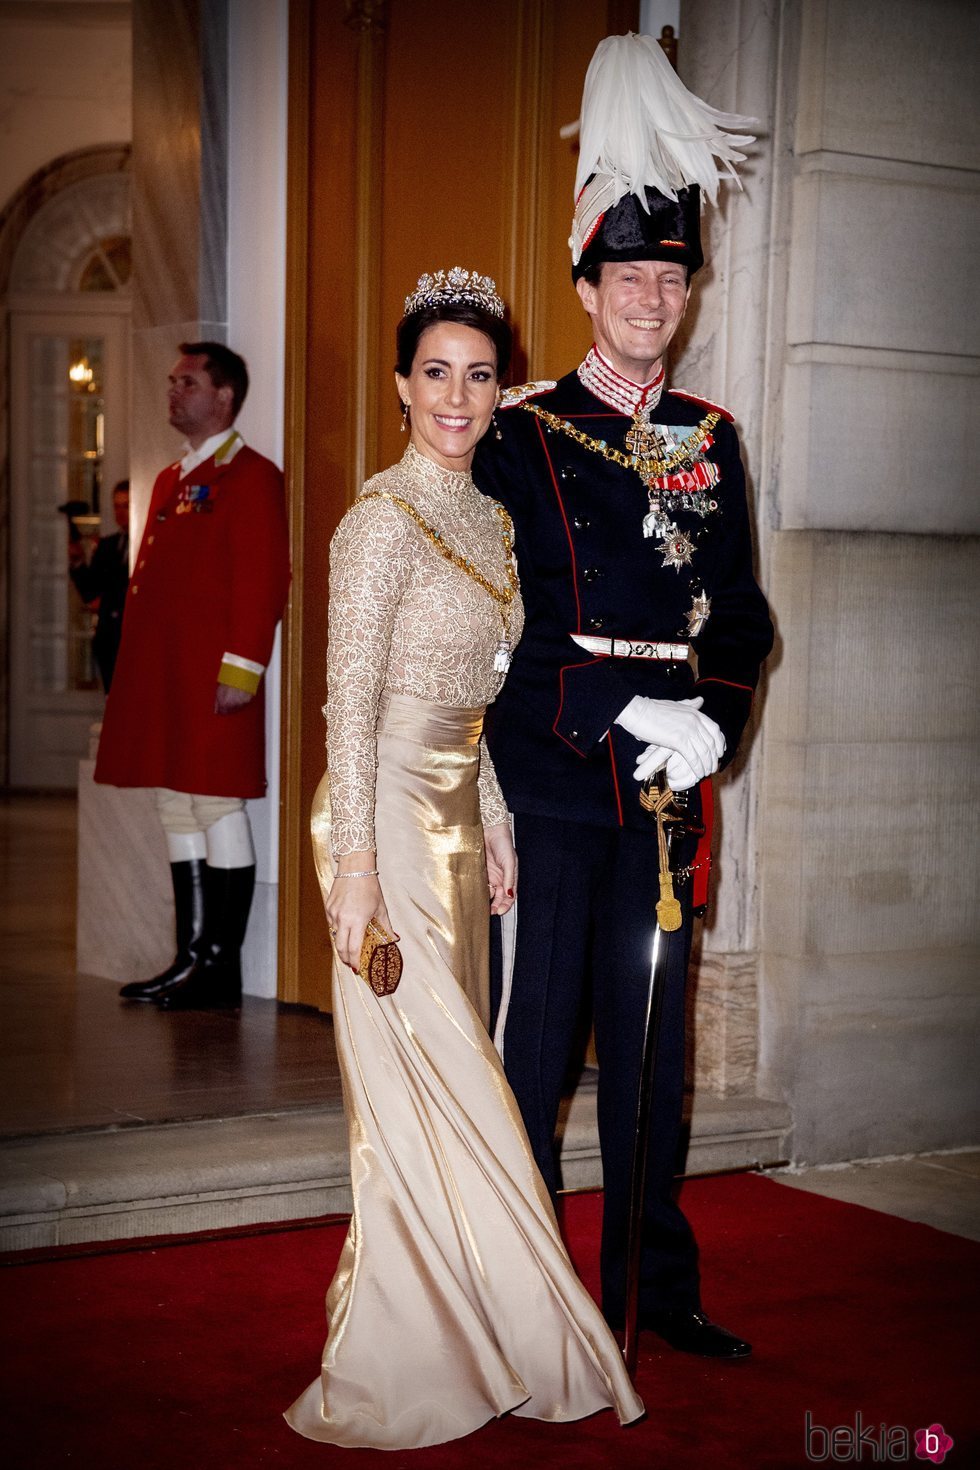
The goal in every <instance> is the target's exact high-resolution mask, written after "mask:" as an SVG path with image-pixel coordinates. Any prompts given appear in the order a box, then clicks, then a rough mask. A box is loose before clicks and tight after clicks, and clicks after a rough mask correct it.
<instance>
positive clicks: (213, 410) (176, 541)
mask: <svg viewBox="0 0 980 1470" xmlns="http://www.w3.org/2000/svg"><path fill="white" fill-rule="evenodd" d="M180 352H181V356H180V358H179V359H178V361H177V362H176V363H175V365H174V368H173V370H172V372H171V374H170V379H169V418H170V423H171V424H172V425H173V427H174V428H175V429H178V430H180V431H181V432H182V433H183V434H184V435H185V436H186V442H185V445H184V453H183V455H182V457H181V459H180V460H178V461H177V462H176V463H175V464H172V465H169V466H168V467H167V469H165V470H163V471H162V472H161V473H160V475H158V476H157V481H156V484H155V485H154V487H153V496H152V499H151V502H150V509H149V514H148V517H147V522H146V529H145V531H144V534H143V540H142V543H141V545H140V549H139V554H138V556H137V558H136V564H135V566H134V568H133V573H132V579H131V581H130V587H129V595H128V598H127V603H126V616H125V621H124V632H123V639H122V645H121V647H120V650H119V658H118V662H117V664H116V670H115V677H114V680H113V685H112V691H111V693H110V695H109V698H108V700H107V702H106V710H105V717H104V721H103V727H102V737H101V740H100V742H99V755H98V760H97V762H96V768H95V779H96V781H102V782H105V783H107V784H109V785H113V786H149V787H153V788H155V791H156V800H157V808H158V811H159V813H160V818H161V821H162V822H163V826H164V830H165V832H166V836H167V846H168V851H169V856H170V865H171V874H172V878H173V885H174V901H175V908H176V919H177V952H176V955H175V957H174V961H173V963H172V964H171V965H170V966H168V968H167V969H166V970H165V971H163V973H162V974H160V975H155V976H153V977H152V978H151V979H149V980H141V981H134V982H132V983H131V984H129V985H125V986H123V988H122V990H121V992H120V994H121V995H122V996H123V997H124V998H125V999H127V1000H141V1001H153V1002H155V1003H156V1004H158V1005H160V1006H162V1007H164V1008H166V1009H181V1008H193V1009H202V1008H206V1009H207V1008H212V1007H218V1006H221V1007H224V1006H234V1005H237V1004H238V1003H239V1002H240V999H241V946H242V942H243V940H244V937H245V929H246V925H247V922H248V914H249V909H250V907H251V901H252V892H253V889H254V885H255V852H254V847H253V844H252V835H251V829H250V826H249V821H248V814H247V812H246V810H245V800H246V799H247V798H249V797H258V796H262V795H263V794H264V793H265V789H266V776H265V710H264V697H263V693H264V691H263V682H262V675H263V673H264V671H265V668H266V665H267V664H268V661H269V658H270V656H271V653H272V644H273V638H274V636H275V631H276V624H277V623H278V622H279V619H280V618H281V616H282V612H283V608H284V606H285V602H286V594H287V591H288V587H289V551H288V536H287V527H286V511H285V497H284V491H283V478H282V473H281V471H280V470H278V469H277V468H276V466H275V465H274V464H273V463H272V461H271V460H268V459H266V458H265V457H264V456H263V455H261V454H257V453H256V452H255V450H254V449H250V448H249V447H248V445H246V444H245V442H244V440H243V439H242V436H241V434H240V433H239V432H238V430H237V429H235V428H234V421H235V418H236V417H237V415H238V412H239V409H240V408H241V405H242V403H243V401H244V398H245V394H246V392H247V390H248V373H247V369H246V366H245V363H244V361H243V359H242V358H241V357H239V355H238V354H237V353H235V352H232V351H231V350H230V349H229V348H227V347H225V346H224V345H223V344H222V343H218V342H190V343H187V342H185V343H182V344H181V348H180Z"/></svg>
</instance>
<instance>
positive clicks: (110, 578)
mask: <svg viewBox="0 0 980 1470" xmlns="http://www.w3.org/2000/svg"><path fill="white" fill-rule="evenodd" d="M112 513H113V515H114V516H115V518H116V525H117V526H118V527H119V530H118V531H113V532H112V533H111V534H110V535H108V536H100V538H99V544H98V545H97V546H96V548H95V552H94V553H93V556H92V560H91V561H90V562H86V560H85V551H84V549H83V546H82V542H81V541H80V540H78V541H69V543H68V575H69V576H70V577H71V579H72V581H73V582H74V584H75V588H76V590H77V592H78V595H79V597H80V598H81V599H82V601H83V602H84V603H85V604H86V606H89V605H91V604H93V603H94V604H96V607H97V610H98V611H97V617H98V620H97V622H96V625H95V637H94V638H93V639H92V652H93V653H94V654H95V662H96V664H97V665H98V670H99V674H100V676H101V678H102V684H103V687H104V689H105V692H106V693H107V694H108V693H109V686H110V685H111V683H112V673H113V670H114V669H115V667H116V655H117V653H118V652H119V640H120V638H121V637H122V620H123V608H124V607H125V604H126V589H127V588H128V586H129V481H128V480H120V481H119V483H118V484H117V485H115V486H114V487H113V491H112Z"/></svg>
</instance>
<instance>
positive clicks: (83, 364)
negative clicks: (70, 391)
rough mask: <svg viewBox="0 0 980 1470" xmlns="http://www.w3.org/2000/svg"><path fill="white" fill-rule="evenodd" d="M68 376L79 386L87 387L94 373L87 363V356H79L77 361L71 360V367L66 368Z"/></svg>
mask: <svg viewBox="0 0 980 1470" xmlns="http://www.w3.org/2000/svg"><path fill="white" fill-rule="evenodd" d="M68 376H69V378H70V379H71V381H72V382H73V383H77V384H78V386H79V387H83V386H84V387H87V386H88V385H89V383H91V381H92V379H93V377H94V376H95V375H94V373H93V372H92V368H91V366H90V365H89V361H88V358H87V357H80V358H79V359H78V361H77V362H73V363H72V365H71V367H70V368H69V369H68Z"/></svg>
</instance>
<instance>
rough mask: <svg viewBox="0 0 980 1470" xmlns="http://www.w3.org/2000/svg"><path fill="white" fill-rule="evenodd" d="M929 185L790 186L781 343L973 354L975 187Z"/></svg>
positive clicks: (851, 181)
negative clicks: (786, 284)
mask: <svg viewBox="0 0 980 1470" xmlns="http://www.w3.org/2000/svg"><path fill="white" fill-rule="evenodd" d="M929 178H930V180H931V181H930V182H924V181H918V180H917V179H916V178H915V177H911V178H907V179H905V180H903V179H900V178H874V177H871V176H867V175H859V174H856V173H855V174H829V173H805V174H803V175H802V176H801V177H799V178H798V179H797V181H796V184H795V188H794V199H793V239H792V247H791V248H792V260H793V265H792V270H791V276H790V298H789V311H788V322H787V341H788V342H789V343H797V342H835V343H841V344H846V345H848V346H853V347H878V348H892V349H897V350H899V351H903V352H935V353H952V354H955V355H958V356H976V355H978V354H980V275H978V273H977V271H976V269H975V256H976V240H977V238H978V236H980V190H978V189H977V188H975V187H974V188H970V187H967V186H966V185H967V184H968V183H970V182H971V181H972V182H974V183H976V182H980V181H973V180H972V176H970V175H965V176H964V175H955V174H954V175H950V177H949V183H948V184H939V183H937V182H935V174H930V175H929Z"/></svg>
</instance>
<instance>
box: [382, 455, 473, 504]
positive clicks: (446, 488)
mask: <svg viewBox="0 0 980 1470" xmlns="http://www.w3.org/2000/svg"><path fill="white" fill-rule="evenodd" d="M401 462H402V465H403V467H404V468H405V469H406V470H407V471H408V472H409V474H410V475H411V476H412V478H413V479H414V480H415V481H416V482H418V483H419V484H420V485H421V486H422V487H423V489H425V490H430V491H432V492H434V493H435V494H437V495H440V494H442V495H449V496H452V497H454V498H458V497H459V496H460V495H465V494H467V493H472V494H474V495H479V493H480V492H479V491H478V490H477V488H476V486H475V485H474V483H473V476H472V475H471V474H470V472H469V470H447V469H445V468H444V467H443V466H442V465H441V464H436V462H435V460H432V459H429V457H428V455H425V454H423V453H422V452H421V450H419V449H416V447H415V445H414V444H409V445H408V447H407V448H406V450H405V453H404V454H403V455H402V460H401Z"/></svg>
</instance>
